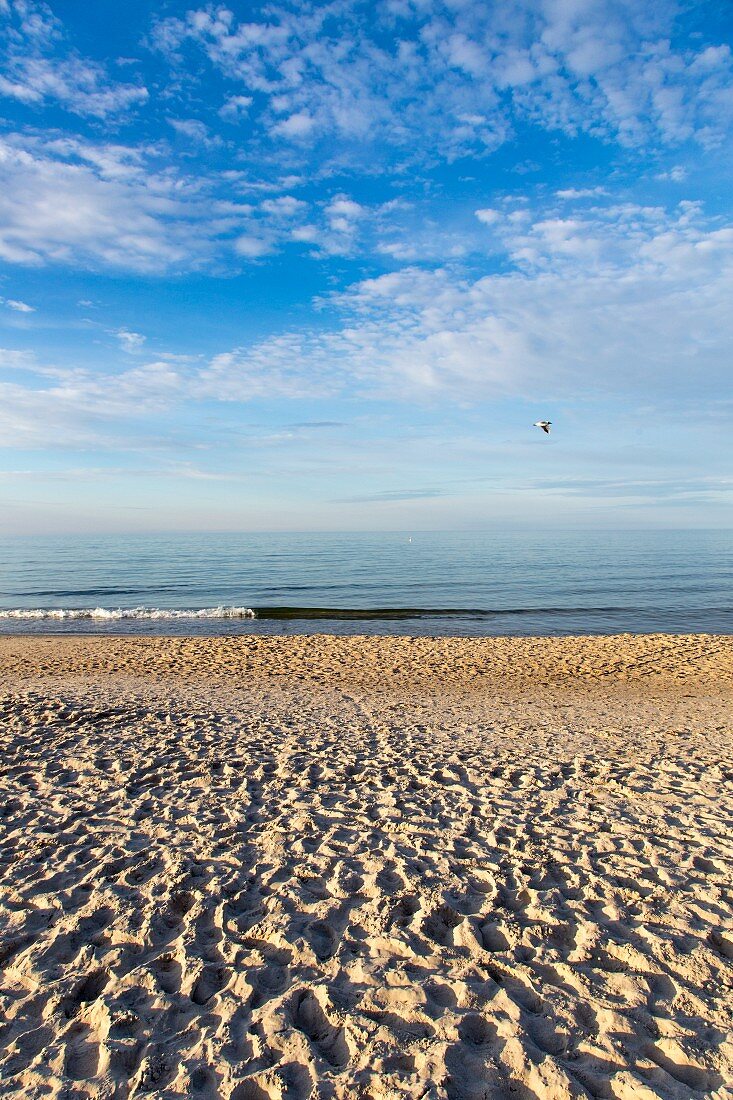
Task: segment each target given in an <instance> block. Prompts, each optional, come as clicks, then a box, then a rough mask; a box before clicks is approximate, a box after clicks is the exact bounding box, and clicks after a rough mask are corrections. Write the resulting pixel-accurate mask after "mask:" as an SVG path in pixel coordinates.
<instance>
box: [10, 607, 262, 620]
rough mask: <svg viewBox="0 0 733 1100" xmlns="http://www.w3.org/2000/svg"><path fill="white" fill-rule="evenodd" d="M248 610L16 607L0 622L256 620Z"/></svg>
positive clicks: (251, 611)
mask: <svg viewBox="0 0 733 1100" xmlns="http://www.w3.org/2000/svg"><path fill="white" fill-rule="evenodd" d="M256 618H257V615H256V613H255V612H254V611H253V610H252V608H251V607H221V606H220V607H200V608H198V610H193V611H178V610H176V609H173V608H165V607H117V608H107V607H78V608H65V607H37V608H25V607H16V608H11V609H10V610H7V611H2V610H0V619H26V620H30V619H36V620H38V619H56V620H59V621H60V620H67V619H98V620H100V621H102V622H104V621H107V622H111V621H114V620H118V619H256Z"/></svg>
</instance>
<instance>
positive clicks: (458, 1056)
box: [0, 635, 733, 1100]
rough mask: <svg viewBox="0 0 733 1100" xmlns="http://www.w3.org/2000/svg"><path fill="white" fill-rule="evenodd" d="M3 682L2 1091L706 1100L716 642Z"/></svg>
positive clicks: (725, 918) (355, 654)
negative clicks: (701, 1098) (696, 1099)
mask: <svg viewBox="0 0 733 1100" xmlns="http://www.w3.org/2000/svg"><path fill="white" fill-rule="evenodd" d="M0 670H1V672H2V680H1V681H0V693H1V694H0V731H1V733H2V738H3V742H2V743H3V748H4V752H3V759H2V764H3V773H2V779H1V780H0V795H1V796H2V805H1V806H0V814H1V816H0V841H1V845H0V856H1V858H2V864H0V869H1V873H2V883H3V885H2V893H1V895H0V962H1V965H2V982H3V984H2V998H1V999H2V1018H1V1021H0V1034H1V1035H2V1043H1V1044H0V1045H1V1047H2V1052H1V1053H0V1094H2V1095H3V1096H22V1097H30V1098H35V1097H63V1098H64V1100H78V1098H82V1097H128V1096H130V1097H132V1096H135V1097H137V1096H147V1095H153V1096H161V1097H170V1098H173V1097H184V1096H185V1097H197V1098H202V1100H203V1098H213V1097H223V1098H225V1100H267V1098H268V1097H270V1098H281V1097H283V1098H285V1097H288V1098H290V1097H293V1098H298V1100H305V1098H307V1097H323V1098H326V1097H356V1098H359V1097H361V1098H363V1100H367V1098H371V1100H387V1098H391V1097H395V1098H396V1097H434V1098H439V1097H447V1098H449V1100H484V1098H486V1100H488V1098H504V1100H562V1098H565V1097H587V1096H591V1097H615V1098H617V1100H637V1098H638V1100H645V1098H652V1097H669V1098H679V1100H689V1098H691V1097H695V1098H698V1097H716V1098H723V1097H731V1096H733V1089H731V1087H730V1086H731V1082H733V1042H732V1041H731V1038H730V1035H731V1022H732V1012H733V967H732V966H731V960H732V959H733V932H732V930H731V916H732V914H731V901H732V899H733V886H732V884H731V873H730V872H731V866H732V865H733V840H732V837H731V831H730V825H731V806H732V802H733V800H732V799H731V791H732V789H733V782H732V781H733V765H732V764H731V759H730V751H729V750H730V732H731V718H730V715H731V694H732V691H733V638H716V637H701V636H689V637H667V636H661V635H657V636H648V637H641V638H639V637H627V636H624V637H616V638H600V639H590V638H576V639H563V640H547V639H488V640H476V639H467V640H458V639H450V640H448V639H424V638H423V639H409V638H402V639H383V638H382V639H380V638H370V639H367V638H340V639H339V638H329V637H325V636H318V637H310V638H294V637H283V638H252V637H244V638H236V639H211V638H184V639H174V638H169V639H130V638H127V639H121V638H96V639H87V638H69V637H66V638H53V639H50V638H35V639H30V638H3V639H0Z"/></svg>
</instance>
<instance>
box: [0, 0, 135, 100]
mask: <svg viewBox="0 0 733 1100" xmlns="http://www.w3.org/2000/svg"><path fill="white" fill-rule="evenodd" d="M0 18H4V19H5V37H4V46H5V48H4V51H3V53H4V74H3V75H0V95H4V96H7V97H10V98H12V99H18V100H20V101H21V102H23V103H27V104H37V105H39V104H43V103H45V102H47V101H54V102H56V103H58V104H60V105H61V106H62V107H64V108H66V109H67V110H69V111H72V112H74V113H75V114H78V115H91V116H93V117H96V118H107V117H108V116H111V115H118V114H120V113H122V112H125V111H128V110H129V109H130V108H133V107H135V106H138V105H140V104H143V103H145V101H146V100H147V98H148V92H147V89H146V88H145V87H143V86H142V85H140V84H123V83H119V82H117V81H114V80H113V79H111V78H110V76H109V74H108V73H107V72H106V70H105V69H104V68H103V66H102V65H100V64H99V63H98V62H96V61H92V60H90V59H88V58H84V57H81V56H80V55H79V54H78V53H76V52H75V51H74V50H71V49H69V48H67V47H66V44H65V42H64V38H63V32H62V27H61V24H60V22H59V21H58V20H57V19H56V18H55V17H54V16H53V15H52V14H51V12H50V10H49V9H48V8H47V7H46V6H45V5H44V4H37V3H33V0H12V2H11V3H8V4H6V5H5V7H4V8H0ZM59 51H60V52H59Z"/></svg>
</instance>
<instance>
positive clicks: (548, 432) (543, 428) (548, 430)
mask: <svg viewBox="0 0 733 1100" xmlns="http://www.w3.org/2000/svg"><path fill="white" fill-rule="evenodd" d="M542 431H543V432H546V433H547V434H548V435H549V434H550V425H549V424H543V425H542Z"/></svg>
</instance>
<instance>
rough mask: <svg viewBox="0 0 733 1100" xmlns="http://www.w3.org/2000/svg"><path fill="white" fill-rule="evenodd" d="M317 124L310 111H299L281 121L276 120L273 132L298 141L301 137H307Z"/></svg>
mask: <svg viewBox="0 0 733 1100" xmlns="http://www.w3.org/2000/svg"><path fill="white" fill-rule="evenodd" d="M315 125H316V123H315V119H313V118H312V117H311V115H310V114H309V113H308V111H297V112H296V113H295V114H292V115H290V116H289V117H288V118H284V119H282V121H281V122H276V123H275V125H274V126H273V127H272V133H273V134H277V135H278V136H280V137H284V138H289V139H292V140H296V141H297V140H298V139H299V138H305V137H307V136H308V135H309V134H310V133H311V131H312V130H313V129H314V128H315Z"/></svg>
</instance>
